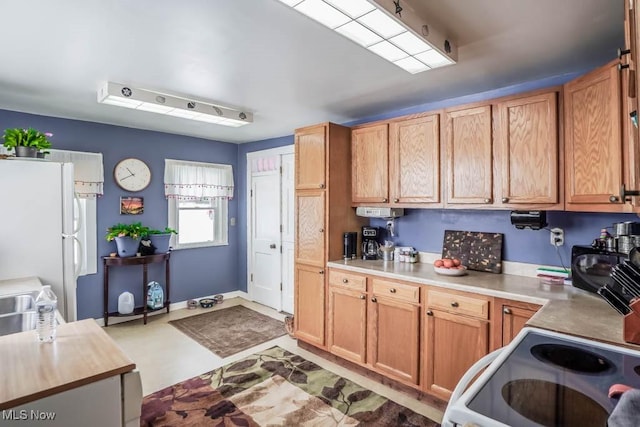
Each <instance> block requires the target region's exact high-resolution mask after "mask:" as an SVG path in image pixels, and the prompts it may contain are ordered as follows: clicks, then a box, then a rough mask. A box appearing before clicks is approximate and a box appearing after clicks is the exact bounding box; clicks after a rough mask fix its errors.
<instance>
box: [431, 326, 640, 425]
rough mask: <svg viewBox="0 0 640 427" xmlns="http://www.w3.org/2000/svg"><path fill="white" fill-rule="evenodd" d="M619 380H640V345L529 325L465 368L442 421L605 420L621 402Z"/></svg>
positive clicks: (638, 385)
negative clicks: (612, 390)
mask: <svg viewBox="0 0 640 427" xmlns="http://www.w3.org/2000/svg"><path fill="white" fill-rule="evenodd" d="M487 365H488V367H487ZM485 367H487V369H486V370H485V371H484V372H483V373H482V374H481V375H480V376H479V377H478V379H477V380H476V381H475V382H474V383H473V384H472V385H471V386H470V387H469V388H468V389H467V390H466V391H465V389H466V388H467V385H468V384H469V383H470V382H471V380H472V379H473V378H474V377H475V376H476V375H477V374H478V373H479V372H480V371H482V369H483V368H485ZM613 384H625V385H628V386H630V387H633V388H640V351H635V350H631V349H627V348H623V347H616V346H612V345H608V344H603V343H599V342H596V341H591V340H587V339H583V338H578V337H574V336H570V335H565V334H560V333H557V332H551V331H547V330H543V329H537V328H524V329H523V330H522V331H521V332H520V333H519V334H518V336H517V337H516V338H515V339H514V340H513V342H511V343H510V344H509V345H508V346H506V347H504V348H502V349H499V350H496V351H495V352H493V353H491V354H489V355H487V356H485V357H484V358H483V359H482V360H480V361H478V362H477V363H476V364H475V365H474V366H473V367H472V368H471V369H470V370H469V371H468V372H467V373H466V374H465V376H464V377H463V378H462V380H461V381H460V383H459V384H458V386H457V387H456V390H455V391H454V393H453V395H452V396H451V399H450V400H449V405H448V406H447V410H446V411H445V414H444V419H443V421H442V425H443V427H452V426H466V425H474V426H478V427H504V426H517V427H530V426H535V427H539V426H549V427H555V426H580V427H589V426H597V427H604V426H606V425H607V424H606V423H607V418H608V417H609V414H610V413H611V411H612V410H613V408H614V407H615V405H616V404H617V398H609V397H608V392H609V387H610V386H611V385H613ZM639 425H640V420H639Z"/></svg>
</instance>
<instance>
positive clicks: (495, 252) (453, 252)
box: [442, 230, 503, 273]
mask: <svg viewBox="0 0 640 427" xmlns="http://www.w3.org/2000/svg"><path fill="white" fill-rule="evenodd" d="M502 239H503V234H502V233H483V232H477V231H456V230H445V231H444V239H443V242H442V258H451V259H453V258H458V259H459V260H460V261H462V265H464V266H466V267H467V268H468V269H469V270H476V271H485V272H488V273H502Z"/></svg>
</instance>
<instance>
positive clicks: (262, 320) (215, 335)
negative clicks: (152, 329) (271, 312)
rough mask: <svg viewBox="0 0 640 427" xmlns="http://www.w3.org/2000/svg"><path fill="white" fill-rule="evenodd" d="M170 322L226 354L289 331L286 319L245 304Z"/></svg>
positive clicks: (204, 344)
mask: <svg viewBox="0 0 640 427" xmlns="http://www.w3.org/2000/svg"><path fill="white" fill-rule="evenodd" d="M169 323H170V324H171V325H173V326H175V327H176V328H178V329H179V330H180V331H181V332H183V333H185V334H187V335H188V336H189V337H191V338H193V339H194V340H196V341H197V342H198V343H199V344H200V345H203V346H205V347H207V348H208V349H209V350H211V351H212V352H214V353H215V354H217V355H218V356H220V357H223V358H224V357H227V356H231V355H232V354H236V353H239V352H241V351H243V350H246V349H248V348H251V347H253V346H256V345H258V344H262V343H263V342H266V341H269V340H272V339H274V338H278V337H280V336H282V335H284V334H286V333H287V331H286V330H285V328H284V323H283V322H281V321H279V320H276V319H274V318H272V317H269V316H265V315H264V314H260V313H258V312H256V311H253V310H250V309H248V308H246V307H243V306H241V305H236V306H233V307H229V308H225V309H222V310H215V311H210V312H209V313H204V314H199V315H197V316H191V317H185V318H184V319H178V320H172V321H170V322H169Z"/></svg>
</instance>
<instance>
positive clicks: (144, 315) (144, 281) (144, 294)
mask: <svg viewBox="0 0 640 427" xmlns="http://www.w3.org/2000/svg"><path fill="white" fill-rule="evenodd" d="M142 304H143V306H142V318H143V319H144V324H145V325H146V324H147V264H143V265H142Z"/></svg>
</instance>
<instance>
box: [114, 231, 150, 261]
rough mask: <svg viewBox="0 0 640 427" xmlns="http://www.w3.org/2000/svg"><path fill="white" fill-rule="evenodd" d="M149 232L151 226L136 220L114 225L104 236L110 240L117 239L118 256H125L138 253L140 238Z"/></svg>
mask: <svg viewBox="0 0 640 427" xmlns="http://www.w3.org/2000/svg"><path fill="white" fill-rule="evenodd" d="M148 234H149V227H145V226H143V225H142V223H140V222H134V223H133V224H116V225H113V226H111V227H109V228H107V234H106V235H105V236H104V237H105V239H107V241H108V242H111V241H113V240H115V242H116V247H117V248H118V256H120V257H121V258H125V257H130V256H134V255H136V253H138V247H139V246H140V239H142V237H144V236H146V235H148Z"/></svg>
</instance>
